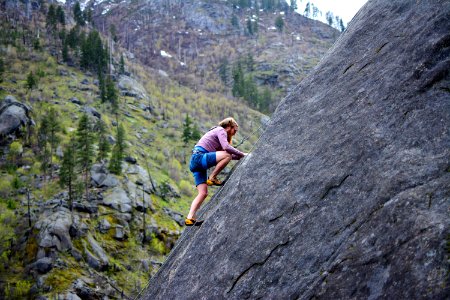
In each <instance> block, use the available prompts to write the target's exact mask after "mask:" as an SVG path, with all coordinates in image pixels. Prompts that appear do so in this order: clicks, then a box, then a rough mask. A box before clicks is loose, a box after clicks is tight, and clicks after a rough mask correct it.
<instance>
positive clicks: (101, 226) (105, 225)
mask: <svg viewBox="0 0 450 300" xmlns="http://www.w3.org/2000/svg"><path fill="white" fill-rule="evenodd" d="M110 228H111V224H110V223H109V222H108V220H106V219H101V220H100V222H99V223H98V230H99V231H100V232H101V233H107V232H108V230H109V229H110Z"/></svg>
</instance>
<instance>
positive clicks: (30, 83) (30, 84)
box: [25, 71, 38, 91]
mask: <svg viewBox="0 0 450 300" xmlns="http://www.w3.org/2000/svg"><path fill="white" fill-rule="evenodd" d="M37 85H38V79H37V77H36V76H35V75H34V74H33V71H30V73H28V76H27V82H26V84H25V87H26V89H27V90H28V91H32V90H33V89H34V88H35V87H37Z"/></svg>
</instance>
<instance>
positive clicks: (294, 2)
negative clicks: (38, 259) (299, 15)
mask: <svg viewBox="0 0 450 300" xmlns="http://www.w3.org/2000/svg"><path fill="white" fill-rule="evenodd" d="M289 8H290V10H291V12H295V11H296V10H297V8H298V7H297V0H291V5H290V6H289Z"/></svg>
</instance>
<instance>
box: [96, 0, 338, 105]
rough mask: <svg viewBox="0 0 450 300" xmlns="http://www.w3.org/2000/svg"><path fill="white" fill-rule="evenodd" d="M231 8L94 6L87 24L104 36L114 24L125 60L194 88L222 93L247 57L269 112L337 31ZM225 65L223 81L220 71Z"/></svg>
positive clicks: (225, 4) (285, 14) (213, 4)
mask: <svg viewBox="0 0 450 300" xmlns="http://www.w3.org/2000/svg"><path fill="white" fill-rule="evenodd" d="M232 3H233V1H219V0H214V1H144V0H139V1H101V2H95V5H94V6H93V9H94V14H93V19H94V23H95V25H96V27H97V28H99V30H101V31H102V32H103V33H104V34H105V35H109V36H111V33H110V29H111V27H112V26H114V28H115V29H114V32H116V34H115V36H117V41H118V42H117V43H118V44H119V45H121V46H122V47H124V48H126V49H127V50H129V51H130V53H129V56H130V57H133V56H136V57H137V58H139V60H140V61H141V62H144V63H145V64H146V65H148V66H150V67H152V68H154V69H156V70H163V71H164V72H166V73H167V74H169V76H170V77H171V78H173V79H175V80H176V81H178V82H179V83H181V84H183V85H187V86H189V87H191V88H194V89H195V90H198V89H200V90H208V91H220V92H223V91H225V92H228V93H229V92H230V90H231V86H232V84H233V79H232V76H233V74H232V67H233V64H236V63H237V61H239V60H247V58H248V56H249V55H250V56H252V60H253V61H254V62H253V66H252V67H250V69H251V71H248V73H249V74H251V75H252V76H253V78H254V80H255V81H256V82H257V83H258V84H259V85H260V86H261V87H262V86H264V87H268V88H270V89H271V90H272V91H273V92H274V93H275V96H274V99H273V103H272V104H271V106H270V107H271V108H270V110H271V111H273V110H274V109H275V107H276V104H278V102H279V101H280V100H281V98H283V97H284V96H285V95H287V93H289V92H290V91H291V90H292V89H293V87H294V86H295V84H296V83H297V82H299V81H300V80H301V79H302V78H304V77H305V75H306V74H308V73H309V71H310V70H311V69H312V68H313V67H314V66H315V65H316V64H317V63H318V62H319V60H320V58H321V57H322V56H323V54H325V52H326V51H327V49H328V48H329V47H330V46H331V45H332V43H333V42H334V41H335V39H336V38H337V37H338V36H339V32H338V31H337V30H335V29H334V28H331V27H330V26H328V25H325V24H323V23H320V22H318V21H314V20H311V19H308V18H305V17H303V16H301V15H299V14H297V13H291V12H289V10H287V9H284V10H281V11H280V10H279V9H271V10H267V9H266V10H264V9H260V8H258V7H251V8H239V7H236V6H233V4H232ZM258 3H259V2H258ZM281 3H284V2H283V1H281ZM260 5H261V4H260ZM284 7H287V6H284ZM277 17H280V18H282V19H283V23H284V27H283V31H282V32H279V31H278V30H277V29H276V27H275V20H276V19H277ZM233 18H235V23H234V25H233V24H232V20H233ZM249 24H251V26H252V27H251V28H253V29H251V30H252V34H250V32H249ZM224 62H226V69H227V71H226V77H227V78H226V79H225V82H223V80H222V81H221V77H222V76H223V75H221V74H220V71H219V70H220V67H221V65H223V64H224Z"/></svg>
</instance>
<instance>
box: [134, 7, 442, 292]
mask: <svg viewBox="0 0 450 300" xmlns="http://www.w3.org/2000/svg"><path fill="white" fill-rule="evenodd" d="M449 17H450V2H449V1H438V0H435V1H381V0H371V1H369V2H368V3H367V4H366V5H365V6H364V7H363V8H362V9H361V10H360V11H359V13H358V14H357V15H356V16H355V18H354V19H353V20H352V22H351V23H350V24H349V27H348V29H347V30H346V31H345V32H344V34H343V35H342V36H341V37H340V38H339V39H338V41H337V42H336V43H335V45H334V46H333V47H332V49H331V50H330V51H329V52H328V54H327V55H326V56H325V58H324V59H323V60H322V61H321V63H320V64H319V65H318V66H317V67H316V68H315V69H314V71H313V72H312V74H311V75H310V76H309V77H307V78H306V79H305V80H303V81H302V82H301V83H300V85H299V86H298V87H297V88H296V89H295V91H294V92H293V93H292V94H291V95H290V96H289V97H288V98H286V99H285V100H284V101H283V102H282V103H281V104H280V105H279V106H278V108H277V110H276V112H275V114H274V116H273V118H272V121H271V124H270V126H269V127H268V129H267V130H266V132H265V133H264V135H263V137H262V138H261V140H260V141H259V143H258V144H257V146H256V148H255V149H254V151H253V152H252V154H251V155H249V156H248V157H247V158H246V159H245V160H244V161H243V162H242V163H241V164H240V166H239V167H238V168H237V169H236V171H235V173H234V175H233V176H232V177H231V178H230V180H229V181H228V182H227V183H226V185H225V186H224V187H223V188H222V189H221V190H220V191H219V192H218V195H216V196H215V197H214V198H213V199H212V200H211V202H210V203H209V204H208V205H206V206H205V207H204V209H203V217H205V218H206V221H205V223H204V224H203V225H202V226H201V227H193V228H188V229H186V230H185V232H184V234H183V236H182V237H181V238H180V241H179V243H178V244H177V246H176V247H175V249H174V250H173V253H172V254H171V255H170V256H169V258H168V260H167V261H166V263H165V264H164V265H163V267H162V268H161V270H160V272H158V273H157V275H156V276H155V277H154V278H153V279H152V281H151V282H150V285H149V287H148V289H147V290H146V291H145V293H144V296H143V298H144V299H155V298H156V299H175V298H178V299H179V298H183V299H194V298H196V299H207V298H210V299H211V298H214V299H216V298H231V299H241V298H283V299H285V298H289V299H290V298H300V299H311V298H314V299H317V298H322V299H331V298H334V299H348V298H353V299H355V298H356V299H408V298H412V299H419V298H420V299H444V298H447V299H448V297H449V295H450V293H449V279H448V256H449V252H448V251H449V250H448V243H449V228H450V219H449V214H448V212H449V204H450V203H449V199H450V190H449V186H450V173H449V171H450V169H449V168H450V164H449V162H450V161H449V158H450V151H449V149H450V147H449V146H450V135H449V124H450V93H449V91H450V90H449V86H450V76H449V71H448V70H449V69H450V60H449V58H448V57H449V52H450V34H449V32H450V22H449V21H448V20H449Z"/></svg>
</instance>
